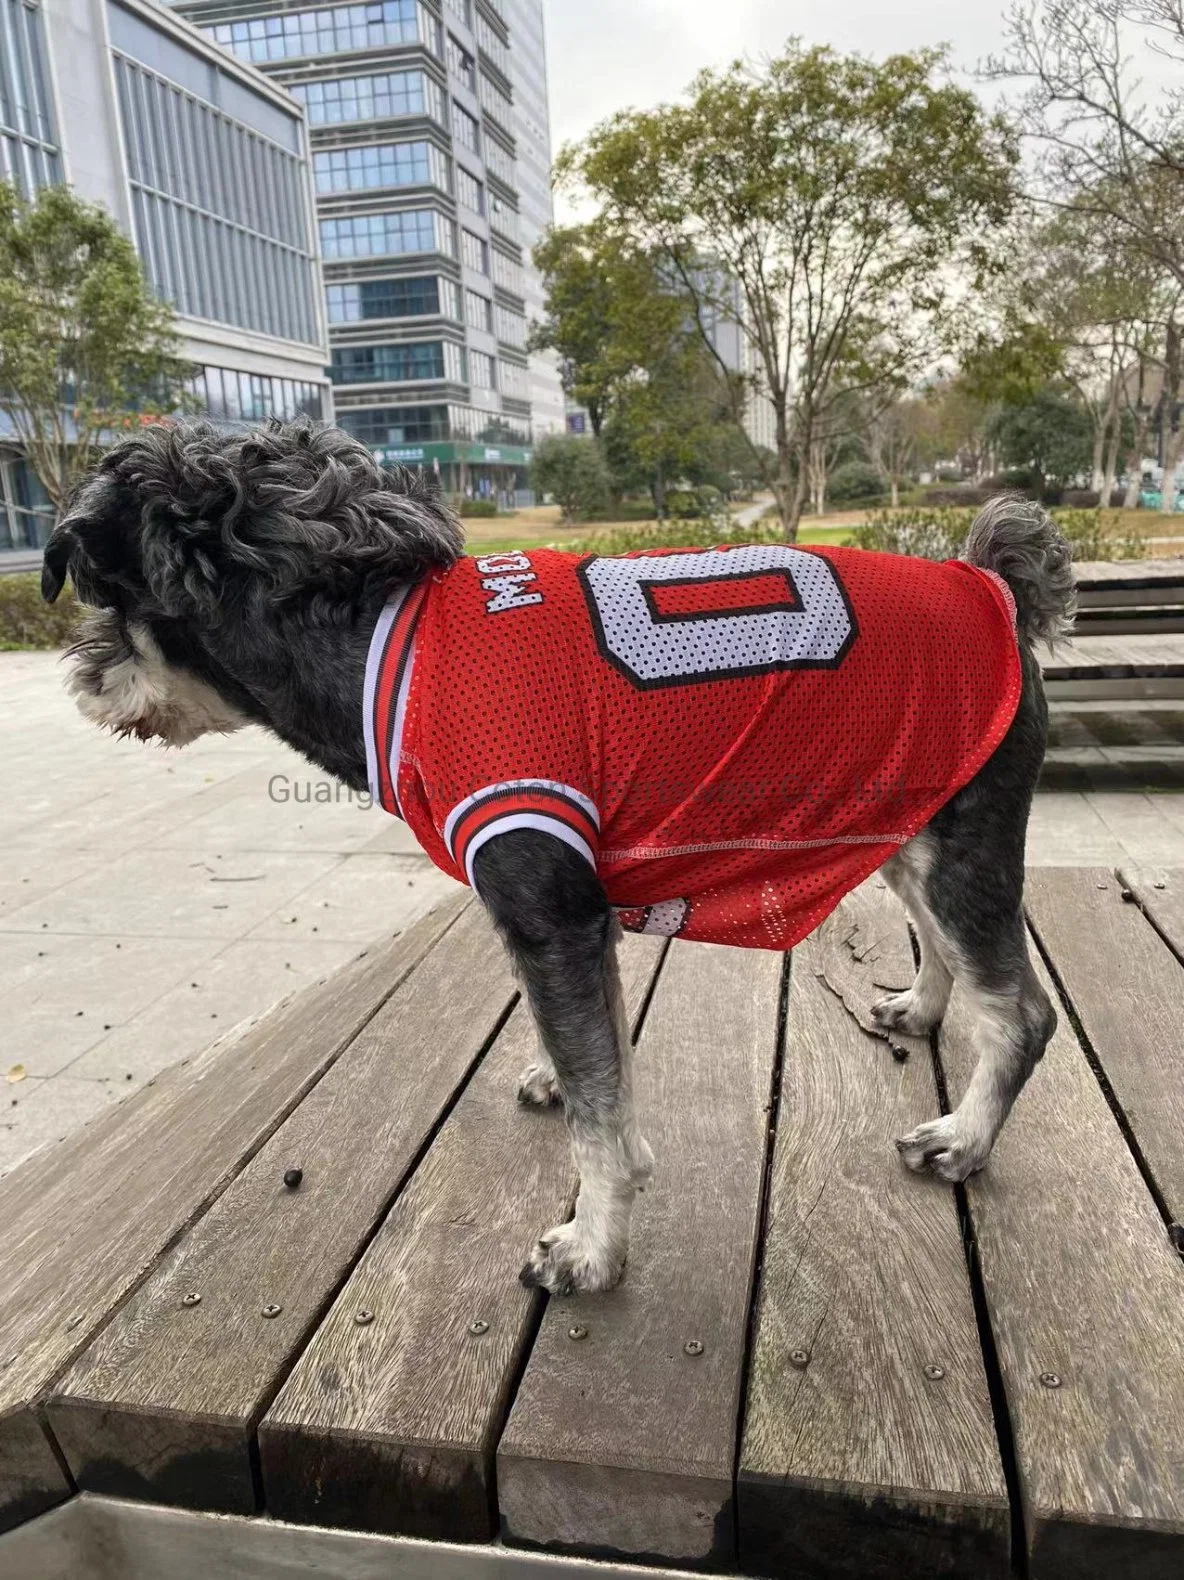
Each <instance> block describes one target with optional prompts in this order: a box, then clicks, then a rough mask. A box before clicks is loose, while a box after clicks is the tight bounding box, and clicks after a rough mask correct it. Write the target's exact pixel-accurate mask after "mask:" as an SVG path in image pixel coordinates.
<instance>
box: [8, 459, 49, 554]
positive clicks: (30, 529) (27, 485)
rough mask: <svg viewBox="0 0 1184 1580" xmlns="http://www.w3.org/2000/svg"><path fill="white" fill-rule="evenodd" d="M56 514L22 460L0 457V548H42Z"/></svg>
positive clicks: (34, 473)
mask: <svg viewBox="0 0 1184 1580" xmlns="http://www.w3.org/2000/svg"><path fill="white" fill-rule="evenodd" d="M56 515H57V512H56V511H55V510H54V508H53V505H52V503H51V502H50V498H49V495H48V494H47V493H46V492H45V487H44V485H43V484H42V482H41V479H40V478H39V477H38V476H37V474H36V472H34V470H33V468H32V467H31V466H30V465H29V463H28V462H27V461H26V460H24V459H23V458H20V457H14V458H13V459H12V460H10V461H2V460H0V549H40V548H44V547H45V543H46V540H47V539H48V537H49V535H50V533H51V532H52V531H53V524H54V520H55V518H56Z"/></svg>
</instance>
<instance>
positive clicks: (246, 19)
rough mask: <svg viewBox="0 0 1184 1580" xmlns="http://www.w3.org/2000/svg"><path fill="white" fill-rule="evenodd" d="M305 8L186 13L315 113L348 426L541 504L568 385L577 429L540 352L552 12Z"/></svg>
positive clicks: (316, 164) (452, 3) (401, 452)
mask: <svg viewBox="0 0 1184 1580" xmlns="http://www.w3.org/2000/svg"><path fill="white" fill-rule="evenodd" d="M289 5H290V0H289ZM289 5H285V4H284V3H283V0H178V4H177V9H178V10H180V11H181V12H182V13H183V14H184V15H185V16H186V17H188V18H189V19H190V20H191V21H193V22H195V23H197V24H198V25H199V26H201V27H202V28H203V29H205V30H206V31H207V32H208V33H209V34H210V36H211V37H213V38H214V39H215V40H216V41H217V42H218V43H219V44H221V45H222V46H223V47H224V48H225V49H227V50H229V51H231V52H232V53H233V54H234V55H236V56H238V57H239V58H241V59H243V60H247V61H251V62H253V63H254V64H255V65H257V66H260V67H262V68H263V69H264V70H265V71H267V72H268V73H269V74H271V75H272V76H274V77H276V78H277V79H278V80H279V81H281V82H282V83H283V84H284V86H285V87H286V88H287V90H288V91H289V92H290V93H291V94H292V95H293V96H294V97H295V98H296V99H297V100H299V102H300V103H301V104H302V105H303V106H304V109H305V113H306V116H307V120H308V128H309V136H310V140H311V144H312V151H313V170H314V179H315V187H316V197H317V212H318V216H319V222H320V239H321V249H322V253H323V257H324V273H325V286H326V308H327V317H328V324H329V340H330V346H331V356H330V358H329V367H330V377H331V379H332V381H333V385H334V404H335V409H336V416H337V421H338V422H339V423H340V424H341V425H342V427H344V428H346V429H348V430H349V431H350V432H351V433H354V434H356V435H357V436H358V437H359V438H361V439H363V440H364V441H365V442H366V443H367V444H369V445H371V446H372V447H373V448H374V449H375V450H376V451H380V452H381V453H382V454H383V455H384V457H386V458H388V459H390V460H399V461H403V462H405V463H408V464H411V465H416V464H419V465H424V466H427V467H428V468H430V469H432V470H435V471H437V472H438V473H439V475H440V477H441V480H442V481H443V483H444V485H445V487H446V488H448V489H449V490H451V491H456V492H469V493H474V494H483V495H495V496H498V497H500V498H502V499H503V500H507V499H509V498H511V497H513V496H519V497H521V496H522V495H523V494H524V493H525V492H526V491H527V490H528V467H529V460H530V446H531V442H532V437H533V429H534V423H535V419H536V404H537V400H538V391H539V389H540V388H541V387H542V385H541V380H543V379H545V377H546V375H547V373H548V371H550V373H551V376H552V378H553V385H554V388H553V392H552V393H553V400H554V403H555V405H556V407H557V409H558V413H559V417H558V421H557V423H555V424H554V425H555V426H559V427H562V396H561V394H560V392H559V381H558V376H557V375H556V374H554V371H553V370H548V369H547V368H546V366H545V364H544V363H542V362H541V361H538V359H534V358H531V357H530V356H528V354H527V349H526V347H527V334H528V316H529V315H530V313H531V312H532V311H533V312H535V313H537V312H538V311H539V309H540V307H541V292H540V290H539V288H538V284H537V280H536V279H535V278H534V276H533V270H532V269H531V266H530V260H529V255H528V248H529V246H530V245H531V244H532V242H533V240H534V239H535V238H536V237H537V235H538V234H539V232H540V230H541V228H542V226H543V225H544V224H545V223H547V222H548V221H549V218H550V189H549V176H550V148H549V139H548V135H547V127H546V67H545V60H544V57H543V52H542V21H541V0H368V3H362V4H344V5H329V6H324V7H321V8H319V9H311V8H310V9H304V8H296V7H292V8H289ZM520 13H521V18H523V19H526V18H529V20H530V24H531V31H530V33H529V35H528V33H527V30H526V26H525V21H523V22H522V34H521V43H522V49H521V51H520V49H519V37H518V34H517V31H516V30H517V29H518V27H519V17H520ZM524 115H528V116H529V126H530V128H531V135H530V138H529V140H528V139H526V138H525V137H524V135H523V134H524V129H525V126H526V123H525V122H524V119H523V117H524ZM544 405H545V403H544ZM539 409H542V408H539ZM544 431H545V429H544Z"/></svg>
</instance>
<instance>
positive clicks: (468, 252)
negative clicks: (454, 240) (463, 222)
mask: <svg viewBox="0 0 1184 1580" xmlns="http://www.w3.org/2000/svg"><path fill="white" fill-rule="evenodd" d="M460 261H461V262H462V263H463V264H464V266H465V268H466V269H474V270H476V272H477V273H478V274H488V273H489V243H488V242H487V241H483V240H482V238H481V237H480V236H474V234H473V232H472V231H471V230H462V231H461V233H460Z"/></svg>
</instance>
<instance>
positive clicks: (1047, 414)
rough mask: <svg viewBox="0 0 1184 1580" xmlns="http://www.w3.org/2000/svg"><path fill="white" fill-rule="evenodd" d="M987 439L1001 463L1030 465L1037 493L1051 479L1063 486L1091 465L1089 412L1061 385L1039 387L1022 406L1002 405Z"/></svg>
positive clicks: (1040, 491) (1042, 490)
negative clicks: (1071, 397)
mask: <svg viewBox="0 0 1184 1580" xmlns="http://www.w3.org/2000/svg"><path fill="white" fill-rule="evenodd" d="M991 438H992V440H993V442H994V444H995V445H996V446H997V448H998V451H999V456H1000V459H1001V460H1002V461H1003V463H1004V465H1005V466H1016V467H1028V468H1030V469H1031V471H1032V473H1033V474H1034V479H1035V483H1036V489H1037V493H1038V494H1040V495H1041V496H1043V494H1044V491H1045V488H1046V487H1047V486H1048V485H1049V484H1054V485H1063V484H1065V483H1067V482H1069V481H1070V480H1071V479H1072V478H1074V477H1076V475H1077V474H1078V473H1079V472H1084V471H1086V470H1087V469H1088V467H1089V463H1090V449H1091V440H1092V430H1091V425H1090V420H1089V414H1088V413H1087V412H1086V411H1085V410H1084V409H1083V408H1082V406H1081V405H1080V404H1079V403H1078V402H1077V401H1074V400H1070V399H1069V397H1068V396H1067V395H1063V394H1062V393H1061V392H1060V391H1059V390H1055V389H1044V390H1040V391H1039V392H1038V393H1037V394H1036V395H1034V396H1033V398H1032V399H1031V400H1030V401H1028V402H1027V403H1026V404H1025V405H1023V406H1005V407H1004V408H1003V410H1002V411H1001V412H1000V413H999V415H998V417H997V418H996V419H995V421H994V423H993V424H992V426H991Z"/></svg>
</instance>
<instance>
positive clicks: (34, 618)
mask: <svg viewBox="0 0 1184 1580" xmlns="http://www.w3.org/2000/svg"><path fill="white" fill-rule="evenodd" d="M81 612H82V611H81V607H80V605H79V603H78V600H77V599H76V598H75V597H74V589H73V588H72V587H69V586H67V587H63V588H62V592H61V596H60V597H59V598H58V601H57V603H53V604H49V603H43V602H42V599H41V577H40V575H39V573H37V572H36V571H32V572H30V573H28V574H27V575H19V576H0V651H2V652H12V651H14V650H15V649H19V648H29V647H50V648H52V647H66V646H68V644H69V643H70V642H71V641H72V640H73V637H74V628H75V626H76V625H77V623H78V620H79V617H80V615H81Z"/></svg>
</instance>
